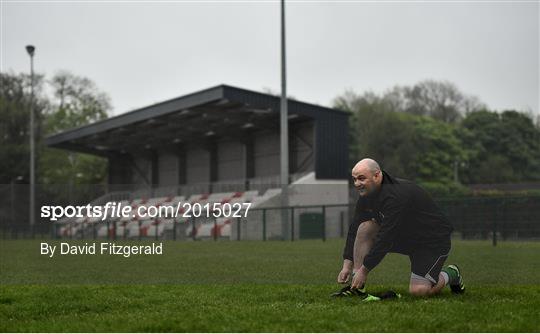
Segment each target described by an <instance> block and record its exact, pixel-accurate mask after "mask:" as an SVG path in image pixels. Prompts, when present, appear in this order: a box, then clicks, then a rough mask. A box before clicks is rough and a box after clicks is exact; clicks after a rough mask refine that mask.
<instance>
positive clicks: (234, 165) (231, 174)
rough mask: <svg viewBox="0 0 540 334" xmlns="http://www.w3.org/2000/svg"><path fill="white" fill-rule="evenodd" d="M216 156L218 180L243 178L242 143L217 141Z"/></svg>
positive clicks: (243, 155) (244, 174)
mask: <svg viewBox="0 0 540 334" xmlns="http://www.w3.org/2000/svg"><path fill="white" fill-rule="evenodd" d="M217 156H218V158H217V160H218V161H217V164H218V165H217V169H218V181H224V180H240V179H243V178H245V176H246V170H245V166H246V163H245V152H244V144H242V143H240V142H232V141H227V142H221V143H218V153H217Z"/></svg>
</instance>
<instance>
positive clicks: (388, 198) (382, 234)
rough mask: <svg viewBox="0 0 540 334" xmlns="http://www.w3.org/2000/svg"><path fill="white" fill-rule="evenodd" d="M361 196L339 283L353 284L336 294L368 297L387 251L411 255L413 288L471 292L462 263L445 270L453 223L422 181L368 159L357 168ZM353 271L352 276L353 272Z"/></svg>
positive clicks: (415, 290)
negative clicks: (392, 173)
mask: <svg viewBox="0 0 540 334" xmlns="http://www.w3.org/2000/svg"><path fill="white" fill-rule="evenodd" d="M352 178H353V181H354V186H355V188H356V189H357V190H358V194H359V195H360V196H359V199H358V202H357V204H356V209H355V216H354V220H353V222H352V223H351V225H350V227H349V233H348V235H347V241H346V244H345V249H344V251H343V268H342V269H341V271H340V273H339V274H338V282H339V283H347V282H348V281H349V279H350V278H351V276H352V282H351V285H350V286H346V287H344V288H343V289H341V291H339V292H338V293H336V294H334V295H335V296H354V295H358V296H365V295H366V294H365V289H364V284H365V282H366V280H367V277H368V275H369V272H370V271H371V270H373V269H374V268H375V267H376V266H377V265H378V264H379V263H380V262H381V260H382V259H383V258H384V256H385V255H386V254H387V253H401V254H405V255H408V256H409V259H410V262H411V278H410V284H409V292H410V293H411V294H412V295H416V296H431V295H434V294H437V293H439V292H440V291H441V290H442V289H443V288H444V287H445V286H447V285H448V286H450V288H451V290H452V292H454V293H462V292H464V291H465V286H464V284H463V278H462V277H461V273H460V271H459V268H458V267H457V266H456V265H450V266H448V267H446V268H444V269H442V268H443V264H444V261H445V260H446V258H447V257H448V253H449V251H450V234H451V232H452V229H453V228H452V225H451V224H450V222H449V221H448V219H447V218H446V217H445V216H444V215H443V214H442V212H441V211H440V209H439V208H438V207H437V205H436V204H435V202H434V201H433V200H432V199H431V197H430V196H429V195H428V194H427V192H426V191H424V190H423V189H422V188H420V187H419V186H417V185H416V184H414V183H412V182H410V181H407V180H402V179H398V178H394V177H392V176H390V175H389V174H388V173H386V172H385V171H383V170H382V169H381V168H380V167H379V164H378V163H377V162H376V161H375V160H373V159H369V158H367V159H363V160H361V161H359V162H358V163H357V164H356V165H355V166H354V168H353V169H352ZM351 274H352V275H351Z"/></svg>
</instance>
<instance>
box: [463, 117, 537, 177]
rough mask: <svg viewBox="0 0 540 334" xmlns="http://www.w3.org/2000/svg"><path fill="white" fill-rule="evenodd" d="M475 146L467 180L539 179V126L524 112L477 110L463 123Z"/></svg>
mask: <svg viewBox="0 0 540 334" xmlns="http://www.w3.org/2000/svg"><path fill="white" fill-rule="evenodd" d="M462 126H463V128H465V129H467V130H468V131H469V133H470V138H468V140H467V143H465V144H473V145H476V146H477V148H478V149H477V151H478V153H477V154H476V155H475V156H474V157H473V159H471V160H470V163H469V166H468V168H467V171H466V173H465V174H464V177H465V178H466V181H467V182H470V183H506V182H527V181H537V180H540V129H539V128H538V127H536V126H535V125H534V122H533V120H532V119H531V118H530V117H529V116H527V115H526V114H524V113H519V112H517V111H513V110H511V111H504V112H503V113H501V114H498V113H496V112H491V111H487V110H484V111H478V112H473V113H470V114H468V115H467V117H466V118H465V119H464V120H463V122H462Z"/></svg>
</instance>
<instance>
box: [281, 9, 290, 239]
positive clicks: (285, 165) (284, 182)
mask: <svg viewBox="0 0 540 334" xmlns="http://www.w3.org/2000/svg"><path fill="white" fill-rule="evenodd" d="M286 68H287V67H286V57H285V0H281V108H280V123H281V124H280V129H281V139H280V141H281V143H280V144H281V177H280V181H281V206H282V207H287V206H288V205H289V194H288V190H289V189H288V186H289V127H288V111H287V72H286ZM288 217H289V215H288V214H287V210H285V209H282V210H281V223H282V231H283V232H282V234H283V239H285V240H287V239H288V231H289V228H288Z"/></svg>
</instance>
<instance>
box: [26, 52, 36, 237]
mask: <svg viewBox="0 0 540 334" xmlns="http://www.w3.org/2000/svg"><path fill="white" fill-rule="evenodd" d="M35 50H36V48H35V47H34V46H33V45H27V46H26V52H28V55H30V233H31V234H32V237H33V236H34V224H35V198H36V196H35V195H36V194H35V183H36V175H35V143H34V129H35V127H34V51H35Z"/></svg>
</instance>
